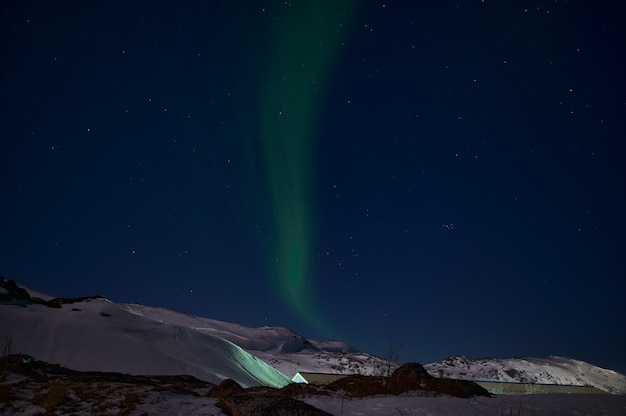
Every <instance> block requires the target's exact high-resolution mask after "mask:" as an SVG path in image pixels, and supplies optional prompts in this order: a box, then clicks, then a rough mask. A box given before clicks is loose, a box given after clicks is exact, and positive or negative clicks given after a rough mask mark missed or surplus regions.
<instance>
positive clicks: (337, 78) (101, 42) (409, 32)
mask: <svg viewBox="0 0 626 416" xmlns="http://www.w3.org/2000/svg"><path fill="white" fill-rule="evenodd" d="M623 15H624V6H623V5H622V4H620V3H618V2H613V3H611V4H610V5H609V4H608V3H607V4H604V5H599V4H596V3H595V2H573V1H547V0H546V1H543V0H541V1H540V0H537V1H527V2H523V3H519V2H498V1H490V0H487V1H466V2H453V1H447V0H442V1H437V2H415V1H408V0H407V1H370V0H365V1H357V0H345V1H341V2H339V1H331V0H328V1H326V0H320V1H307V0H299V1H291V2H290V1H287V2H285V1H273V0H272V1H262V2H258V1H226V0H216V1H203V2H171V1H162V0H155V1H150V2H126V3H121V2H114V3H111V2H108V3H104V2H83V1H74V0H69V1H63V2H53V1H50V2H48V1H45V2H44V1H30V0H24V1H20V2H10V3H8V4H6V5H3V9H2V12H1V13H0V20H1V21H0V30H1V31H2V42H1V43H0V48H1V53H2V58H3V60H2V61H3V65H1V66H0V80H2V82H0V97H1V103H2V109H1V110H2V111H0V126H2V136H1V138H0V141H1V143H0V166H2V170H1V172H2V173H1V174H0V175H1V176H0V195H1V196H2V201H3V203H2V204H1V205H0V236H1V237H2V238H0V275H2V276H5V277H6V278H8V279H14V280H16V281H18V282H20V283H22V284H24V285H25V286H28V287H31V288H33V289H35V290H37V291H41V292H43V293H47V294H49V295H52V296H59V297H80V296H87V295H93V294H102V295H103V296H106V297H108V298H111V299H112V300H114V301H115V302H118V303H123V302H137V303H142V304H146V305H152V306H160V307H165V308H172V309H176V310H179V311H184V312H188V313H191V314H196V315H200V316H205V317H209V318H214V319H218V320H224V321H230V322H235V323H239V324H242V325H246V326H251V327H261V326H283V327H288V328H291V329H293V330H295V331H296V332H298V333H299V334H302V335H303V336H305V337H307V338H310V339H322V338H329V337H330V338H338V339H341V340H343V341H347V342H349V343H352V344H354V345H355V346H356V347H357V348H359V349H360V350H362V351H365V352H370V353H374V354H379V355H383V354H385V352H386V349H387V348H388V343H389V339H390V338H394V339H402V340H403V345H404V348H403V351H402V357H401V359H402V360H406V361H409V360H411V361H417V362H421V363H428V362H433V361H437V360H441V359H443V358H445V357H448V356H452V355H459V354H461V355H469V356H474V357H484V356H493V357H507V356H512V355H521V356H547V355H551V354H556V355H564V356H568V357H572V358H576V359H582V360H584V361H588V362H590V363H593V364H596V365H599V366H604V367H608V368H613V369H617V370H621V371H626V362H625V358H624V354H623V351H624V350H626V334H624V331H619V330H618V329H619V328H620V324H621V322H622V321H623V318H622V317H623V316H626V309H625V306H624V302H623V293H624V291H625V290H626V287H625V286H624V285H625V284H626V280H625V279H624V276H626V263H625V262H624V261H623V253H624V251H625V247H626V240H625V237H624V236H626V217H625V216H624V215H623V213H624V212H626V185H625V184H626V142H625V141H624V139H623V138H624V137H626V123H625V120H626V114H625V112H626V106H625V105H624V103H625V102H626V86H625V82H624V79H623V74H624V73H626V65H625V64H624V62H623V59H621V55H620V54H619V53H617V51H621V50H622V49H623V45H624V44H626V29H625V28H624V21H623V20H624V19H622V18H621V16H623Z"/></svg>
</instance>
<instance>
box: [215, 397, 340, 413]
mask: <svg viewBox="0 0 626 416" xmlns="http://www.w3.org/2000/svg"><path fill="white" fill-rule="evenodd" d="M216 406H217V407H219V408H220V409H222V410H224V411H225V412H227V413H228V414H229V415H231V416H294V415H297V416H329V415H330V413H327V412H325V411H323V410H320V409H318V408H316V407H313V406H311V405H310V404H307V403H305V402H303V401H300V400H296V399H293V398H290V397H281V396H274V395H259V394H250V393H239V394H233V395H232V396H230V397H228V398H226V399H222V400H220V401H219V402H217V404H216Z"/></svg>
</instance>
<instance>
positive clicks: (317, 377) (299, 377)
mask: <svg viewBox="0 0 626 416" xmlns="http://www.w3.org/2000/svg"><path fill="white" fill-rule="evenodd" d="M349 375H350V374H329V373H309V372H306V371H299V372H297V373H296V375H295V376H293V378H292V379H291V380H292V381H293V382H295V383H307V384H328V383H332V382H333V381H336V380H339V379H340V378H344V377H347V376H349Z"/></svg>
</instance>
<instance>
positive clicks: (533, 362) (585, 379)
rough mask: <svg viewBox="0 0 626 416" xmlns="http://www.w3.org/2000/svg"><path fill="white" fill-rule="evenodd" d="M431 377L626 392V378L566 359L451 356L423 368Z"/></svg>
mask: <svg viewBox="0 0 626 416" xmlns="http://www.w3.org/2000/svg"><path fill="white" fill-rule="evenodd" d="M424 367H425V368H426V369H427V370H428V371H429V372H430V373H431V374H432V375H434V376H437V375H438V373H439V370H443V374H444V376H445V377H449V378H459V379H466V380H481V381H506V382H517V383H534V384H562V385H573V386H593V387H597V388H599V389H601V390H604V391H607V392H609V393H620V394H624V393H626V377H625V376H624V375H623V374H620V373H618V372H616V371H613V370H607V369H604V368H600V367H596V366H594V365H592V364H589V363H586V362H584V361H578V360H574V359H571V358H566V357H558V356H551V357H548V358H531V357H522V358H506V359H498V358H482V359H472V358H469V357H465V356H458V357H451V358H448V359H446V360H443V361H439V362H436V363H432V364H427V365H425V366H424Z"/></svg>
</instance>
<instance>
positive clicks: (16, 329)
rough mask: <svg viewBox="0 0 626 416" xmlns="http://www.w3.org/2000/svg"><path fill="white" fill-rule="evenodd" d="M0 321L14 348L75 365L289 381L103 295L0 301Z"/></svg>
mask: <svg viewBox="0 0 626 416" xmlns="http://www.w3.org/2000/svg"><path fill="white" fill-rule="evenodd" d="M0 322H1V323H2V325H1V326H0V327H1V329H0V333H2V334H7V335H10V336H11V337H12V338H13V341H14V344H15V346H16V348H15V349H16V351H15V352H17V353H22V354H28V355H31V356H34V357H36V358H37V359H39V360H44V361H48V362H51V363H56V364H60V365H62V366H65V367H68V368H72V369H76V370H83V371H84V370H94V371H114V372H124V373H130V374H148V375H150V374H171V375H177V374H189V375H193V376H195V377H198V378H200V379H203V380H207V381H211V382H214V383H217V382H219V381H221V380H222V379H225V378H232V379H234V380H236V381H237V382H239V383H240V384H241V385H243V386H251V385H259V384H267V385H271V386H278V387H279V386H284V385H285V384H288V383H289V381H290V380H289V378H288V377H286V376H285V375H284V374H282V373H280V372H279V371H277V370H276V369H274V368H272V367H271V366H269V365H267V364H266V363H265V362H263V361H262V360H259V359H257V358H256V357H254V356H253V355H251V354H249V353H247V352H246V351H244V350H243V349H242V348H241V347H239V346H237V345H235V344H233V343H232V342H230V341H228V340H226V339H224V338H221V337H219V336H216V335H212V334H210V333H206V332H201V331H195V330H193V329H190V328H187V327H185V326H177V325H171V324H168V323H163V322H157V321H154V320H152V319H147V318H145V317H142V316H141V315H138V314H136V313H132V311H130V310H129V309H128V308H127V307H125V306H121V305H116V304H114V303H112V302H111V301H109V300H107V299H105V298H95V299H94V298H92V299H88V300H85V301H82V302H76V303H71V304H63V305H62V307H61V308H52V307H48V306H45V305H41V304H34V303H30V302H13V303H12V304H0Z"/></svg>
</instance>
